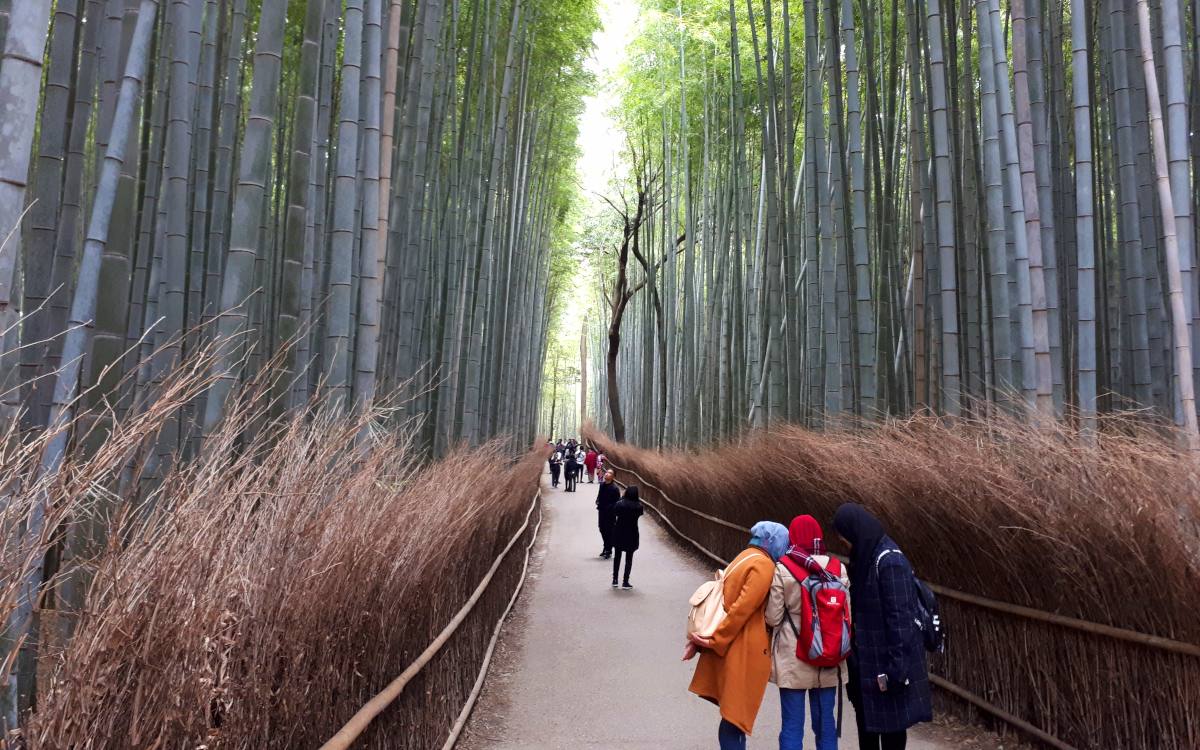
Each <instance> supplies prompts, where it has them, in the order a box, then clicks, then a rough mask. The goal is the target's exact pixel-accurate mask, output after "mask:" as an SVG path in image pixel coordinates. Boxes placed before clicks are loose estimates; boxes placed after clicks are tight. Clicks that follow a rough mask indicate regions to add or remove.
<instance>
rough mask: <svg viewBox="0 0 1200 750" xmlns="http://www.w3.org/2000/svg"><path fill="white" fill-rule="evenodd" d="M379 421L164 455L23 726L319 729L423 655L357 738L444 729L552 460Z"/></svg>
mask: <svg viewBox="0 0 1200 750" xmlns="http://www.w3.org/2000/svg"><path fill="white" fill-rule="evenodd" d="M257 416H259V415H256V414H255V413H253V412H247V413H246V414H244V415H242V421H241V423H238V417H236V416H235V418H234V421H233V423H231V425H230V427H229V428H228V429H229V434H230V438H231V439H233V437H234V436H236V435H238V434H244V433H243V428H244V427H245V424H246V423H247V421H248V420H253V419H254V418H256V417H257ZM369 420H370V415H367V416H365V417H360V418H358V419H347V418H334V417H329V416H318V417H317V418H316V419H304V418H297V419H295V420H293V421H292V422H291V423H289V424H287V425H285V426H284V428H283V432H282V434H278V435H275V436H274V437H273V439H271V440H264V441H262V443H261V444H253V445H249V446H247V448H246V449H245V450H243V451H242V452H241V453H236V452H232V451H226V450H221V449H219V448H218V449H217V450H214V451H211V452H210V453H207V454H206V455H205V456H202V457H201V458H200V459H198V460H196V461H194V462H191V463H189V464H187V465H180V466H179V467H177V468H176V469H175V470H173V471H172V473H171V474H170V475H169V476H168V477H166V478H165V479H164V482H163V485H162V487H161V489H160V490H159V491H158V492H157V493H156V497H157V498H158V505H157V506H156V509H155V511H154V514H153V515H152V516H151V517H149V518H147V519H144V520H140V521H138V522H136V523H131V524H129V525H127V527H126V528H125V529H124V532H123V533H124V538H123V544H112V545H110V546H109V548H108V549H106V550H104V551H103V552H102V553H101V554H99V556H98V557H97V558H96V560H95V561H94V563H93V565H92V566H91V570H90V571H88V574H89V576H90V577H91V579H92V580H93V584H92V587H91V589H90V593H89V596H88V598H87V601H86V606H85V608H84V611H83V612H82V613H81V614H80V615H79V617H78V620H77V622H76V623H75V627H74V632H75V636H74V637H73V638H71V639H70V640H68V641H66V642H65V644H63V645H62V646H61V650H60V651H59V652H58V653H53V654H43V657H42V659H43V661H44V662H45V667H44V668H45V672H46V674H47V675H48V679H47V683H48V684H46V685H44V686H43V687H42V690H41V691H40V695H39V703H38V705H37V707H36V710H35V711H34V712H33V713H32V714H31V715H29V716H28V717H27V718H26V721H25V722H24V725H23V726H22V731H21V738H20V739H19V740H18V741H17V742H15V743H11V744H13V745H14V746H21V747H29V748H80V749H82V748H133V747H139V748H140V747H193V748H196V747H207V748H238V749H239V750H241V749H246V750H249V749H250V748H316V747H318V746H320V745H321V744H322V743H324V742H325V741H327V740H329V739H330V738H331V737H333V736H334V734H335V733H336V732H338V730H339V729H340V728H341V727H342V726H343V725H344V724H346V722H347V721H348V720H349V719H350V718H351V717H352V716H354V715H355V714H356V712H358V711H359V710H360V709H361V708H362V707H363V706H364V705H366V704H367V703H368V702H369V701H370V700H371V699H372V697H374V696H377V695H378V694H379V693H380V692H381V691H383V690H384V689H385V688H386V687H387V686H388V685H389V683H391V682H392V681H393V680H395V679H396V677H397V676H398V675H400V674H402V673H404V672H405V671H406V669H407V668H409V667H410V666H412V665H413V664H414V662H417V661H418V660H419V661H420V662H421V665H420V668H419V669H416V670H413V671H412V674H410V675H409V676H410V678H411V679H407V680H406V683H405V685H404V689H403V690H402V691H401V692H400V693H399V694H398V695H397V696H395V698H394V700H391V701H389V702H388V703H387V705H386V706H384V707H383V709H382V710H381V711H379V712H378V715H377V716H374V717H373V718H374V720H373V721H371V722H369V726H366V728H365V731H364V732H362V733H361V735H360V736H358V737H357V739H356V741H355V745H354V746H355V747H356V748H414V749H421V750H424V749H426V748H436V747H442V746H443V744H444V743H446V741H447V738H448V737H449V736H451V733H452V732H456V731H458V729H460V728H461V721H462V719H463V718H464V717H465V712H464V706H467V705H469V702H470V701H471V700H473V697H474V695H475V694H476V693H477V688H478V675H479V674H480V667H481V665H483V664H484V663H485V659H486V657H487V656H488V655H489V654H490V651H491V648H492V646H493V644H494V636H495V634H496V633H497V627H498V626H497V623H498V622H499V621H500V620H501V618H502V616H503V615H504V614H505V613H506V612H507V611H508V608H509V607H510V606H511V603H512V601H513V600H514V592H515V591H517V590H518V588H519V584H520V582H521V581H522V580H523V578H524V571H525V567H526V564H527V553H528V550H529V548H530V546H531V545H532V543H533V541H534V539H535V536H536V532H537V528H538V525H539V524H540V513H539V512H538V509H539V507H540V504H539V502H538V500H537V497H538V495H537V483H538V475H539V472H540V470H541V467H542V465H543V457H542V455H541V454H540V453H536V452H535V453H531V454H529V455H528V456H526V457H525V458H524V459H521V460H519V461H516V462H515V463H514V461H513V460H512V459H511V457H510V456H509V455H508V454H507V452H506V450H505V448H503V447H502V446H500V445H499V444H495V445H489V446H484V447H481V448H473V449H471V450H469V451H466V450H464V451H462V452H461V453H459V454H456V455H453V456H451V458H450V459H448V460H446V461H443V462H439V463H434V464H429V463H426V462H424V461H422V460H420V457H419V456H417V455H415V454H414V453H413V451H412V449H411V446H410V443H409V441H408V440H407V436H406V434H405V433H404V432H403V431H401V432H399V433H392V434H387V435H376V436H375V437H374V438H373V439H372V440H371V441H369V444H368V445H367V446H364V444H363V442H362V439H361V436H362V434H363V430H364V428H366V421H369ZM152 432H153V430H150V431H148V432H146V433H144V434H152ZM214 456H221V457H222V458H219V459H218V458H214ZM113 465H114V466H119V465H120V462H119V461H118V462H114V463H113ZM98 480H103V477H99V478H98ZM484 581H486V585H481V582H484ZM465 605H470V606H465ZM449 624H453V625H454V627H453V628H448V625H449ZM435 642H436V643H437V648H436V649H431V648H430V645H431V643H435Z"/></svg>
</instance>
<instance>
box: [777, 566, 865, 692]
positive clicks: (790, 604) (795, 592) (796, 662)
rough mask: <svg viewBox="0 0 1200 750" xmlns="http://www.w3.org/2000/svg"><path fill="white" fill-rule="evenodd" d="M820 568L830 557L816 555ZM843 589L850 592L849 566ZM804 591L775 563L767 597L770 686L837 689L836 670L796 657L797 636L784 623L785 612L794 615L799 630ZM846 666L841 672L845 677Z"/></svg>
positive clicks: (789, 626)
mask: <svg viewBox="0 0 1200 750" xmlns="http://www.w3.org/2000/svg"><path fill="white" fill-rule="evenodd" d="M814 557H815V558H816V560H817V562H819V563H821V566H822V567H824V566H827V565H829V557H828V556H827V555H814ZM841 579H842V585H843V586H845V587H846V588H847V590H848V589H849V588H850V579H849V578H848V577H847V571H846V566H844V565H843V566H842V575H841ZM801 593H802V589H801V588H800V582H799V581H797V580H796V577H795V576H793V575H792V573H791V571H789V570H788V569H787V568H785V567H784V566H783V563H776V565H775V575H774V577H773V578H772V579H771V593H770V594H769V595H768V596H767V618H766V619H767V626H768V627H770V628H771V682H774V683H775V684H776V685H778V686H779V687H781V688H788V689H790V690H812V689H814V688H830V687H837V684H838V671H839V669H838V668H837V667H826V668H824V669H822V668H818V667H814V666H811V665H810V664H807V663H805V662H803V661H800V659H798V658H797V657H796V634H795V633H794V632H792V626H791V625H788V624H787V622H785V621H784V611H785V609H784V608H785V607H786V611H787V612H789V613H791V617H792V622H793V623H795V624H796V627H800V614H801V612H802V608H801V599H800V596H801ZM845 669H846V668H845V665H843V666H842V667H841V671H842V673H843V674H844V673H845Z"/></svg>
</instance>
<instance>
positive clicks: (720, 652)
mask: <svg viewBox="0 0 1200 750" xmlns="http://www.w3.org/2000/svg"><path fill="white" fill-rule="evenodd" d="M750 533H751V537H750V546H749V547H747V548H746V549H745V550H744V551H742V553H741V554H739V555H738V556H737V557H735V558H734V559H733V560H732V561H731V562H730V563H729V566H728V567H727V568H726V569H725V570H726V574H725V578H724V582H723V586H722V595H723V597H724V600H725V619H723V620H722V621H721V624H720V625H718V626H717V629H716V631H715V632H714V633H713V635H712V637H711V638H702V637H700V636H697V635H692V636H690V642H689V643H688V646H687V650H685V651H684V654H683V658H684V659H685V660H687V659H691V658H692V657H694V656H695V655H696V653H697V651H699V653H700V663H699V664H697V665H696V673H695V675H693V676H692V684H691V686H690V687H689V688H688V689H689V690H691V691H692V692H693V693H695V694H696V695H698V696H700V697H701V698H704V699H706V700H709V701H712V702H713V703H715V704H717V706H719V707H720V709H721V726H720V728H719V729H718V731H717V739H718V741H719V743H720V747H721V750H744V749H745V747H746V735H748V734H750V733H751V731H752V730H753V729H754V719H755V718H756V717H757V716H758V709H759V708H760V707H761V706H762V700H763V695H764V694H765V693H766V692H767V680H769V679H770V677H771V656H770V653H769V651H768V649H769V648H770V640H769V639H768V637H767V623H766V608H767V596H768V594H770V592H771V581H772V580H773V579H774V577H775V563H776V562H777V561H778V560H779V558H781V557H783V555H784V553H786V552H787V549H788V530H787V529H786V528H784V527H783V525H781V524H778V523H774V522H772V521H759V522H758V523H756V524H754V527H753V528H751V529H750Z"/></svg>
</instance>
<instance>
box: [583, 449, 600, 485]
mask: <svg viewBox="0 0 1200 750" xmlns="http://www.w3.org/2000/svg"><path fill="white" fill-rule="evenodd" d="M599 457H600V454H599V453H597V452H596V450H595V449H594V448H593V449H592V450H589V451H588V452H587V455H586V456H584V458H583V466H584V468H586V469H587V475H588V484H592V483H593V482H595V481H596V459H597V458H599Z"/></svg>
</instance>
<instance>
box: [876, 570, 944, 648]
mask: <svg viewBox="0 0 1200 750" xmlns="http://www.w3.org/2000/svg"><path fill="white" fill-rule="evenodd" d="M892 552H895V553H897V554H899V555H901V556H903V555H904V553H903V552H900V551H899V550H894V549H885V550H884V551H883V552H881V553H880V554H879V557H877V558H875V574H876V575H879V561H880V560H882V559H883V558H884V557H886V556H887V555H888V554H889V553H892ZM909 570H912V565H911V564H910V565H909ZM912 582H913V592H914V593H915V594H916V599H917V618H916V619H917V627H919V628H920V629H921V639H922V640H923V641H924V643H925V650H926V651H928V652H929V653H931V654H942V653H945V652H946V628H945V626H944V625H943V624H942V615H941V613H940V612H939V610H938V601H937V597H936V596H934V593H933V590H932V589H931V588H929V586H928V584H926V583H925V582H924V581H922V580H921V579H920V578H917V575H916V573H913V576H912Z"/></svg>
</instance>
